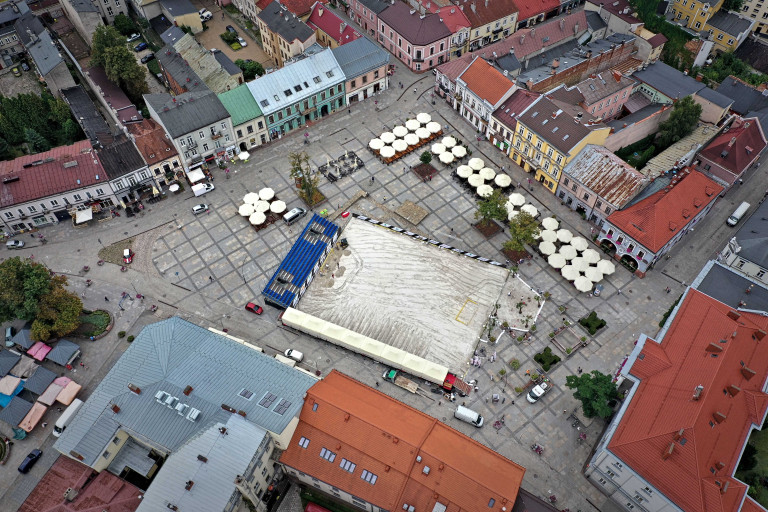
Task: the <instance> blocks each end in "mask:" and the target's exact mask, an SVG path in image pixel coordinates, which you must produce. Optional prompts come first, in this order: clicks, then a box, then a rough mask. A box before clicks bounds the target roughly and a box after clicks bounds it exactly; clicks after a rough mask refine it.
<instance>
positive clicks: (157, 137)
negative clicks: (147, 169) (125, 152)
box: [127, 119, 178, 165]
mask: <svg viewBox="0 0 768 512" xmlns="http://www.w3.org/2000/svg"><path fill="white" fill-rule="evenodd" d="M127 127H128V131H129V132H130V133H131V134H132V135H133V137H134V142H135V143H136V147H137V148H138V150H139V153H141V156H143V157H144V161H145V162H147V164H149V165H154V164H156V163H159V162H162V161H163V160H166V159H168V158H171V157H173V156H176V155H177V154H178V153H177V152H176V148H174V147H173V144H171V143H170V141H169V140H168V139H167V138H166V137H165V130H163V127H162V126H160V125H159V124H157V123H156V122H155V121H154V120H152V119H144V120H143V121H142V122H140V123H132V124H129V125H127Z"/></svg>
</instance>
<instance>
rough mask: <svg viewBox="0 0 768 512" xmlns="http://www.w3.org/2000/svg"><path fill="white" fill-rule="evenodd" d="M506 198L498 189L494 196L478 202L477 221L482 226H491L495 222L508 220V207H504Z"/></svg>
mask: <svg viewBox="0 0 768 512" xmlns="http://www.w3.org/2000/svg"><path fill="white" fill-rule="evenodd" d="M505 202H506V198H505V197H504V195H503V194H502V193H501V190H499V189H496V190H494V191H493V194H491V195H490V196H488V197H486V198H485V199H481V200H480V201H478V202H477V211H476V212H475V219H477V220H479V221H480V223H481V224H490V223H491V222H493V221H494V220H498V221H499V222H504V221H506V220H507V215H508V213H507V207H506V206H504V203H505Z"/></svg>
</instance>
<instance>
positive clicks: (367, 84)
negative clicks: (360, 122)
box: [332, 37, 389, 105]
mask: <svg viewBox="0 0 768 512" xmlns="http://www.w3.org/2000/svg"><path fill="white" fill-rule="evenodd" d="M332 51H333V56H334V57H335V58H336V62H338V64H339V67H340V68H341V71H342V73H344V79H345V83H344V89H345V95H346V96H345V99H344V102H345V104H347V105H351V104H352V103H355V102H358V101H364V100H366V99H368V98H371V97H373V96H375V95H376V94H379V93H381V92H382V91H385V90H386V89H388V88H389V73H388V71H389V53H387V51H386V50H383V49H382V48H381V47H380V46H378V45H377V44H376V43H374V42H372V41H371V40H369V39H368V38H365V37H361V38H360V39H356V40H355V41H352V42H351V43H349V44H347V45H344V46H342V47H339V48H334V49H333V50H332Z"/></svg>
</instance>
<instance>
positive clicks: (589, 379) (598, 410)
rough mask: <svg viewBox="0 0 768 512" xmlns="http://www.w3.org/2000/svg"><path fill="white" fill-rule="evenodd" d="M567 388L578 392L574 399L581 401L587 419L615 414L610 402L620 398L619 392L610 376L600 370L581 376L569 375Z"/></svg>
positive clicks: (566, 378)
mask: <svg viewBox="0 0 768 512" xmlns="http://www.w3.org/2000/svg"><path fill="white" fill-rule="evenodd" d="M565 386H566V387H567V388H569V389H575V390H576V391H574V393H573V397H574V398H577V399H579V400H581V409H582V411H584V416H586V417H587V418H594V417H595V416H599V417H600V418H608V417H609V416H611V414H613V409H611V407H610V406H609V405H608V402H609V401H610V400H612V399H614V398H616V397H618V396H619V392H618V390H617V389H616V383H615V382H613V379H612V378H611V376H610V375H606V374H604V373H601V372H599V371H598V370H593V371H592V373H583V374H581V375H568V376H566V377H565Z"/></svg>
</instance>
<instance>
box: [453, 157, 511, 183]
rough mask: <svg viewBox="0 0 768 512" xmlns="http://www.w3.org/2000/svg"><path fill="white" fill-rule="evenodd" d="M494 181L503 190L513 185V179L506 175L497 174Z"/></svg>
mask: <svg viewBox="0 0 768 512" xmlns="http://www.w3.org/2000/svg"><path fill="white" fill-rule="evenodd" d="M454 149H456V148H454ZM493 181H494V183H496V185H498V186H499V187H501V188H507V187H508V186H510V185H511V184H512V178H510V177H509V176H507V175H506V174H497V175H496V177H495V178H494V179H493Z"/></svg>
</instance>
